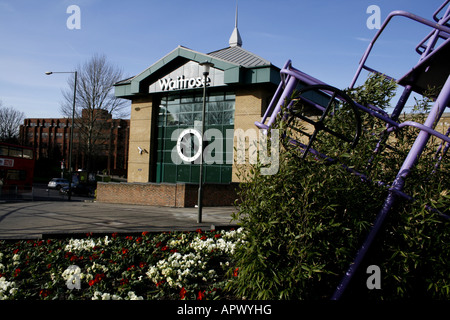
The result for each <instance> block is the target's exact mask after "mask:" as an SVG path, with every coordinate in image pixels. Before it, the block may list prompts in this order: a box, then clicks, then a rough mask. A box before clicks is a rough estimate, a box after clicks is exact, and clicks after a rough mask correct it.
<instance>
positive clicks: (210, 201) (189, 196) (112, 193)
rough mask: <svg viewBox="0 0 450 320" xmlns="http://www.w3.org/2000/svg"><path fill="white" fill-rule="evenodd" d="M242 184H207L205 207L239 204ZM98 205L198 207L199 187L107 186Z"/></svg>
mask: <svg viewBox="0 0 450 320" xmlns="http://www.w3.org/2000/svg"><path fill="white" fill-rule="evenodd" d="M237 187H238V184H222V185H221V184H205V185H204V186H203V205H204V206H206V207H211V206H231V205H233V204H234V201H235V200H236V198H237V196H236V188H237ZM97 201H99V202H108V203H126V204H140V205H152V206H163V207H194V206H195V205H196V204H197V201H198V185H194V184H184V183H177V184H170V183H103V182H99V183H98V184H97Z"/></svg>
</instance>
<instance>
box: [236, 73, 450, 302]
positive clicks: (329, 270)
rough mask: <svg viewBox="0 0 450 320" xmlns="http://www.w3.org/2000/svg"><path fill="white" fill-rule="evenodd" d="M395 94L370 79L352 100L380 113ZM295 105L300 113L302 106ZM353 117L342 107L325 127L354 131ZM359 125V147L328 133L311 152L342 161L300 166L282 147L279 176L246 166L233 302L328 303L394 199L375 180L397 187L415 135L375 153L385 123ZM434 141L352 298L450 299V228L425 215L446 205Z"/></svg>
mask: <svg viewBox="0 0 450 320" xmlns="http://www.w3.org/2000/svg"><path fill="white" fill-rule="evenodd" d="M394 90H395V85H394V84H393V83H392V82H391V81H388V80H386V79H384V78H383V77H381V76H372V77H370V78H369V79H368V80H367V81H366V83H365V84H364V85H363V86H361V87H359V88H356V89H355V90H351V91H350V90H348V91H347V93H348V94H350V95H351V96H352V97H353V98H354V99H355V100H357V101H361V103H364V104H367V103H371V104H374V105H377V106H379V107H382V108H384V107H386V106H388V105H389V100H390V99H391V98H392V96H393V95H394ZM294 108H297V109H298V110H300V109H301V106H295V107H294ZM350 113H351V112H349V110H348V109H346V107H345V105H343V106H341V108H340V109H339V110H337V111H336V112H335V113H334V116H333V117H329V119H327V122H326V125H328V126H330V127H334V128H339V130H354V129H353V128H352V121H348V117H350V116H351V115H350ZM419 116H420V115H419ZM279 118H280V119H279V120H278V123H277V127H278V128H279V129H280V130H281V131H282V132H286V134H287V136H289V135H290V134H292V132H290V130H291V129H290V128H288V127H286V123H287V121H286V119H284V120H283V119H281V118H282V117H279ZM361 120H362V129H363V135H362V136H361V138H360V141H359V143H358V145H357V146H356V147H355V148H354V149H351V148H349V144H348V143H343V142H342V141H340V140H339V139H338V138H336V137H334V136H331V135H329V134H327V133H325V132H323V131H321V132H320V133H319V134H318V136H317V141H316V142H315V143H314V144H313V147H317V148H320V151H321V152H323V153H325V154H327V155H332V156H333V158H335V159H339V160H340V161H339V162H333V163H330V162H329V161H326V160H320V159H319V160H318V159H314V158H313V157H311V156H308V157H306V158H305V159H301V158H300V157H299V154H298V152H299V151H298V149H295V148H284V149H282V150H281V152H280V157H279V160H280V164H279V172H278V173H277V174H275V175H261V174H260V170H261V168H262V164H260V163H259V164H256V165H247V166H242V167H241V168H240V175H241V179H242V180H243V181H244V182H243V183H242V184H241V189H240V194H239V196H240V199H239V210H238V212H237V213H236V215H235V218H236V219H239V220H240V221H241V224H242V226H243V227H244V230H245V237H246V240H247V242H246V244H245V245H244V246H242V247H241V248H240V249H239V250H237V252H236V257H235V258H236V261H237V267H238V270H239V276H238V277H236V278H235V279H234V281H233V282H230V283H229V288H230V289H232V290H234V292H235V294H236V295H237V296H239V297H246V298H248V299H328V298H330V297H331V295H332V294H333V292H334V290H335V288H336V286H337V285H338V284H339V282H340V280H341V279H342V277H343V275H344V274H345V271H346V270H347V268H348V266H349V264H350V263H351V262H352V261H353V259H354V257H355V255H356V252H357V250H358V249H359V247H360V245H361V243H362V241H363V240H364V238H365V237H366V235H367V234H368V232H369V230H370V227H371V225H372V223H373V221H374V219H375V217H376V215H377V214H378V212H379V210H380V208H381V206H382V204H383V201H384V199H385V198H386V196H387V194H388V187H387V186H380V185H379V184H378V183H377V181H387V182H388V183H391V182H392V181H393V179H394V178H395V176H396V174H397V171H398V168H399V167H400V165H401V163H402V162H403V159H404V158H405V156H406V154H407V152H408V150H409V148H410V147H411V144H412V143H413V141H414V139H415V137H416V136H417V130H415V129H411V128H409V129H405V130H402V132H400V133H397V132H396V133H393V134H391V136H390V138H389V144H391V145H393V147H394V148H395V151H393V149H390V148H385V149H383V150H382V151H381V152H380V153H379V154H378V155H374V154H373V150H374V147H375V145H376V143H377V142H378V140H379V139H380V137H381V134H382V132H383V130H384V128H385V124H384V123H382V122H381V121H378V120H376V119H374V118H373V117H371V116H369V115H367V114H363V113H361ZM291 123H292V122H291ZM297 125H298V126H300V125H301V124H300V123H299V124H297ZM432 142H433V143H430V144H429V145H430V148H427V150H426V151H425V152H424V153H423V156H422V159H421V162H420V163H419V165H418V166H417V167H416V168H415V170H413V172H412V173H411V175H410V177H409V178H408V179H407V183H406V186H405V192H407V193H408V194H409V195H411V196H412V197H414V199H415V201H414V202H408V201H405V200H399V201H397V203H396V206H395V207H394V208H393V210H391V213H390V215H389V218H388V219H387V220H388V221H386V223H385V225H384V227H383V231H382V232H380V234H379V236H378V237H377V239H376V242H375V243H374V244H373V246H372V248H371V250H370V251H369V256H368V257H367V259H366V260H365V264H363V265H361V268H360V269H361V270H362V271H360V272H359V275H358V276H357V277H355V278H354V279H353V281H352V283H351V286H350V287H349V290H348V292H346V297H353V298H354V297H358V298H367V299H396V298H412V297H422V298H423V297H429V298H440V299H448V298H450V293H449V284H450V274H449V272H448V267H447V264H446V261H449V258H450V247H449V246H450V245H449V244H450V241H449V240H450V239H449V237H450V228H449V225H448V224H445V222H443V220H442V219H440V218H439V217H438V215H437V214H436V213H433V212H430V211H429V210H427V209H426V205H427V204H429V205H431V206H432V207H433V208H436V209H439V210H441V211H445V210H448V208H449V207H450V198H449V194H448V189H449V181H448V180H449V179H448V174H449V165H448V163H447V164H444V162H443V163H442V164H441V167H440V170H439V171H438V172H437V173H436V174H434V175H430V172H431V170H432V169H433V165H434V163H435V161H434V150H435V147H436V144H437V143H438V142H439V141H432ZM284 145H288V144H284ZM369 158H372V160H371V165H370V166H368V165H367V163H368V162H367V161H368V159H369ZM447 158H448V156H447ZM447 162H448V161H447ZM342 163H345V164H346V165H347V168H355V169H358V170H360V171H362V172H364V173H365V174H367V175H368V176H370V180H369V181H362V179H361V177H359V176H356V175H354V174H349V172H348V171H347V169H346V168H344V167H343V166H342ZM425 178H426V181H424V179H425ZM368 264H376V265H378V266H379V267H380V268H381V275H382V279H381V282H382V283H381V286H382V289H381V290H368V289H367V287H366V282H365V281H366V279H367V277H368V275H367V274H365V271H366V269H365V268H366V267H367V265H368ZM361 273H362V274H361Z"/></svg>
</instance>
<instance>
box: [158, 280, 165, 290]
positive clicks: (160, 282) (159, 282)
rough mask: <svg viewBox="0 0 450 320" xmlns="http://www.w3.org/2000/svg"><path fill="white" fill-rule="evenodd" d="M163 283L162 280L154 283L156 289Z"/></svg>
mask: <svg viewBox="0 0 450 320" xmlns="http://www.w3.org/2000/svg"><path fill="white" fill-rule="evenodd" d="M163 283H164V280H161V281H158V282H157V283H156V287H157V288H158V287H159V286H160V285H162V284H163Z"/></svg>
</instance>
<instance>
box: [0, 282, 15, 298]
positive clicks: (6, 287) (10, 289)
mask: <svg viewBox="0 0 450 320" xmlns="http://www.w3.org/2000/svg"><path fill="white" fill-rule="evenodd" d="M16 292H17V288H16V283H15V282H14V281H6V279H5V277H1V278H0V300H6V299H9V298H10V297H9V296H8V294H9V295H10V296H14V294H15V293H16Z"/></svg>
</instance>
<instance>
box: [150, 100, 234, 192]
mask: <svg viewBox="0 0 450 320" xmlns="http://www.w3.org/2000/svg"><path fill="white" fill-rule="evenodd" d="M202 100H203V96H202V91H198V92H191V93H189V94H186V93H174V94H173V93H171V94H167V95H165V96H163V97H162V99H161V104H160V106H159V114H158V136H157V160H156V162H157V164H156V182H191V183H198V176H199V167H200V166H199V164H196V163H193V164H192V163H189V164H186V163H184V162H181V159H179V160H180V161H179V162H181V164H176V163H174V161H172V160H173V159H172V150H173V149H174V147H176V143H177V141H174V139H173V137H172V133H173V132H174V131H175V130H178V132H181V130H184V129H188V128H194V129H197V130H200V129H201V120H202V107H203V101H202ZM234 105H235V94H234V93H233V92H223V91H222V92H214V93H210V94H209V95H208V97H207V104H206V114H205V116H206V122H205V131H207V130H209V129H216V130H219V131H220V133H221V135H219V136H220V137H221V139H222V141H220V142H221V144H222V146H223V149H222V150H216V149H214V151H213V153H212V154H211V156H213V157H214V159H222V161H217V162H214V163H211V164H204V166H203V168H204V170H205V171H204V177H205V182H209V183H230V182H231V170H232V169H231V168H232V164H231V163H227V161H226V160H227V159H232V153H233V140H232V137H231V139H230V140H229V141H228V140H227V139H226V137H227V135H226V131H227V130H228V129H231V130H234ZM193 139H194V138H193ZM220 142H219V143H218V144H216V145H220ZM192 144H193V145H194V143H192ZM197 145H198V144H197ZM190 152H191V153H195V152H196V150H195V146H193V147H192V148H191V150H190ZM216 153H218V154H216ZM192 155H193V154H192ZM228 162H229V161H228Z"/></svg>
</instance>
